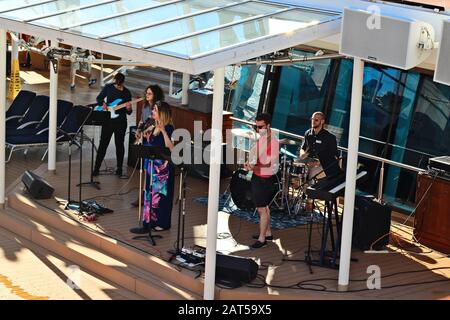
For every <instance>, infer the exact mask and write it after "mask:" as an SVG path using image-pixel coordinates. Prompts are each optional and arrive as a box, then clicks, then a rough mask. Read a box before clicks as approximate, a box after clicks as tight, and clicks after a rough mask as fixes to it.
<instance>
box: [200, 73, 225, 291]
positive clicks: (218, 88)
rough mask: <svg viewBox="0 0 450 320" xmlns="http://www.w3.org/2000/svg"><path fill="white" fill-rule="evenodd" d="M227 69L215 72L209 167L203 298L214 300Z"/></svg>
mask: <svg viewBox="0 0 450 320" xmlns="http://www.w3.org/2000/svg"><path fill="white" fill-rule="evenodd" d="M224 79H225V69H224V68H220V69H217V70H215V71H214V95H213V112H212V130H211V131H212V132H211V154H210V165H209V190H208V220H207V233H206V262H205V287H204V291H203V298H204V299H205V300H213V299H214V291H215V282H216V245H217V243H216V242H217V219H218V212H219V193H220V163H221V159H222V122H223V93H224V87H225V81H224Z"/></svg>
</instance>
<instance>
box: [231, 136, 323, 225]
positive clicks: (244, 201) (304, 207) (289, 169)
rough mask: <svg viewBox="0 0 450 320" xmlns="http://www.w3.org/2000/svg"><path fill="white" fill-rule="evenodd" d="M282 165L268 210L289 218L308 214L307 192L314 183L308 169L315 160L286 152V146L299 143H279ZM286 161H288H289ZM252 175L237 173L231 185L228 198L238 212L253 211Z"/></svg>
mask: <svg viewBox="0 0 450 320" xmlns="http://www.w3.org/2000/svg"><path fill="white" fill-rule="evenodd" d="M279 143H280V145H282V149H281V154H280V155H281V162H280V168H279V171H278V173H277V175H276V177H277V182H276V185H277V192H276V194H275V195H274V197H273V199H272V201H271V207H274V206H275V208H276V209H278V210H282V211H285V212H286V213H287V214H288V215H289V216H292V215H297V214H302V213H306V212H308V209H309V206H308V204H309V202H310V201H308V198H307V196H306V189H307V187H308V186H310V185H311V184H313V183H314V177H313V175H312V174H311V172H310V171H311V170H310V167H311V165H312V164H313V163H317V161H318V160H317V159H316V158H305V159H302V158H299V157H298V156H296V155H294V154H293V153H291V152H289V151H288V150H287V146H289V145H290V146H293V145H296V146H300V143H299V142H297V141H294V140H290V139H282V140H280V142H279ZM288 158H289V159H288ZM251 177H252V172H251V171H246V170H244V169H238V170H236V171H235V172H234V174H233V176H232V178H231V181H230V186H229V188H230V196H231V199H232V200H233V203H234V204H235V205H236V206H237V207H238V208H239V209H241V210H249V211H253V210H254V209H255V206H254V204H253V199H252V192H251Z"/></svg>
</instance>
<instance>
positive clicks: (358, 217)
mask: <svg viewBox="0 0 450 320" xmlns="http://www.w3.org/2000/svg"><path fill="white" fill-rule="evenodd" d="M390 229H391V209H390V208H389V207H388V206H387V205H382V204H380V203H378V202H377V201H375V200H374V199H373V197H363V196H356V197H355V216H354V219H353V241H352V243H353V245H354V246H355V247H356V248H358V249H361V250H367V249H370V248H371V247H372V249H374V250H379V249H381V248H382V247H383V246H385V245H387V244H389V232H390ZM372 244H373V245H372Z"/></svg>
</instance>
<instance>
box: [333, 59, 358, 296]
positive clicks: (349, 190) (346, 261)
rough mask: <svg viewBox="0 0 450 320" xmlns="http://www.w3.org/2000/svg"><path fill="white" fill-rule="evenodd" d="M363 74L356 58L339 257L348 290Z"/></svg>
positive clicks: (342, 285)
mask: <svg viewBox="0 0 450 320" xmlns="http://www.w3.org/2000/svg"><path fill="white" fill-rule="evenodd" d="M363 75H364V62H363V61H362V60H361V59H357V58H355V59H354V60H353V84H352V102H351V107H350V130H349V134H348V155H347V157H348V158H347V175H346V177H345V199H344V215H343V223H342V238H341V239H342V240H341V241H342V242H341V253H340V259H339V280H338V289H339V290H340V291H346V290H347V288H348V282H349V274H350V259H351V251H352V231H353V230H352V229H353V211H354V207H355V191H356V170H357V168H358V147H359V127H360V123H361V103H362V88H363Z"/></svg>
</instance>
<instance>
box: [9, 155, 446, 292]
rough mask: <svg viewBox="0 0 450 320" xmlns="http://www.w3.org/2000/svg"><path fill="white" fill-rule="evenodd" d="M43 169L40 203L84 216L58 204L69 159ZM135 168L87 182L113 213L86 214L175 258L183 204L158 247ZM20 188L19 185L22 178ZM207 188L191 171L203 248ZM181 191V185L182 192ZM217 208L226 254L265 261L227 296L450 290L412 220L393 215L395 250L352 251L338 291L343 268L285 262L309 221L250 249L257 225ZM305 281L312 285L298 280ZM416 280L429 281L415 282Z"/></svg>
mask: <svg viewBox="0 0 450 320" xmlns="http://www.w3.org/2000/svg"><path fill="white" fill-rule="evenodd" d="M85 167H86V166H85ZM74 168H75V169H74V171H75V172H78V171H77V170H78V163H75V164H74ZM36 172H38V173H39V174H42V176H44V178H45V179H47V181H48V182H50V183H51V184H52V186H53V187H55V189H56V192H55V199H51V200H41V201H39V203H40V205H44V206H46V207H49V208H53V209H55V210H58V211H59V212H61V213H63V214H66V215H67V214H68V215H70V216H72V217H74V218H77V215H76V213H75V212H70V211H65V210H63V205H59V204H58V203H57V201H56V200H66V199H67V182H68V181H67V163H66V162H60V163H58V166H57V173H56V175H53V174H52V175H49V174H47V173H46V168H45V165H43V166H41V167H40V168H38V169H37V170H36ZM131 173H132V170H131V169H130V171H129V174H130V179H119V178H118V177H116V176H114V175H102V176H100V177H99V178H98V179H97V180H99V181H100V182H101V190H99V191H97V190H96V189H94V188H93V187H91V186H85V187H83V189H82V199H87V198H93V197H94V198H95V199H96V200H97V201H98V202H100V203H102V204H104V205H105V206H106V207H108V208H111V209H113V210H114V213H112V214H107V215H103V216H100V217H99V218H98V220H97V221H95V222H94V223H89V222H85V221H81V220H80V221H81V222H82V223H84V224H86V225H88V226H90V227H91V228H93V229H95V230H97V231H98V232H101V233H104V234H106V235H110V236H113V237H115V238H117V239H120V240H122V241H125V242H127V243H129V244H131V245H133V246H136V247H138V248H141V249H143V250H145V251H146V252H148V253H149V254H152V255H155V256H158V257H160V258H161V259H163V260H166V261H167V260H168V259H169V257H170V254H169V253H167V251H168V250H170V249H173V248H174V246H175V243H176V239H177V219H178V215H177V212H178V207H177V205H176V204H175V205H174V210H173V214H172V228H171V230H169V231H163V232H159V233H158V234H160V235H162V236H163V238H162V239H156V241H157V245H156V246H152V245H151V244H150V243H148V242H147V241H145V240H133V239H132V237H133V236H134V235H133V234H131V233H130V232H129V231H128V230H129V229H130V228H132V227H135V226H137V224H138V219H137V218H138V210H137V209H136V208H134V207H132V205H131V202H132V201H133V200H135V199H136V198H137V195H138V194H137V186H138V172H137V171H136V172H135V173H134V175H133V176H131ZM74 176H75V180H77V181H72V184H71V189H72V193H71V198H72V199H74V200H77V199H78V189H77V188H76V183H77V182H78V173H76V174H74ZM88 178H89V170H88V168H86V170H84V178H83V181H87V180H88ZM176 185H177V184H176ZM226 186H227V180H224V181H222V190H225V188H226ZM12 187H13V186H12ZM17 188H18V189H19V190H20V188H21V186H20V183H19V184H18V185H17ZM11 190H13V188H12V189H11ZM207 190H208V185H207V182H205V181H203V180H199V179H197V178H194V177H188V191H187V198H186V227H185V246H193V245H199V246H203V247H204V246H205V244H206V229H207V226H206V218H207V207H206V206H205V205H203V204H199V203H197V202H195V201H193V199H194V198H196V197H202V196H207ZM177 194H178V192H176V195H175V198H176V197H177ZM218 214H219V225H218V240H217V248H218V250H219V251H221V252H223V253H226V254H233V255H238V256H244V257H251V258H254V259H255V260H256V261H257V262H258V264H259V266H260V269H259V272H258V273H259V275H260V276H259V278H258V279H256V280H255V281H254V282H253V283H252V284H250V285H249V286H244V287H240V288H238V289H234V290H222V291H221V299H236V298H239V299H240V298H243V299H245V298H251V299H269V298H270V299H273V298H275V299H444V298H448V297H449V296H450V259H449V257H448V256H446V255H444V254H441V253H439V252H436V251H433V250H430V249H428V248H426V247H423V246H421V245H420V244H413V243H412V242H411V241H410V240H409V239H411V232H412V229H411V227H408V226H405V225H402V224H400V223H399V222H396V221H394V220H393V222H392V227H391V231H392V232H394V234H393V235H392V237H391V244H390V245H389V246H388V251H389V253H387V254H365V253H363V252H360V251H357V250H353V252H352V257H353V258H354V259H357V262H353V263H352V265H351V274H350V279H351V283H350V286H349V291H348V292H346V293H342V292H340V293H339V292H336V291H337V277H338V271H337V270H334V269H329V268H324V267H318V266H313V267H312V269H313V274H310V273H309V269H308V266H307V265H306V264H305V263H304V262H298V261H297V262H291V261H284V259H304V252H305V251H306V249H307V235H308V233H307V227H306V226H299V227H295V228H289V229H284V230H275V231H274V237H275V240H274V241H273V242H272V243H270V244H269V245H268V246H267V247H265V248H261V249H257V250H250V249H249V247H248V246H249V245H250V244H251V243H253V241H254V240H253V239H251V235H252V234H255V233H257V230H258V229H257V228H258V226H257V225H256V224H254V223H251V222H247V221H244V220H242V219H240V218H237V217H236V216H230V215H229V214H227V213H223V212H219V213H218ZM320 237H321V225H320V224H315V225H314V226H313V233H312V247H313V249H314V250H315V249H318V248H319V246H320ZM369 266H377V267H379V269H380V272H381V277H382V278H381V288H382V289H381V290H367V279H368V277H369V276H370V275H371V274H369V273H368V268H369ZM261 279H265V282H267V283H268V284H270V285H271V286H264V287H262V288H255V287H254V286H258V284H260V283H262V281H261ZM318 279H326V280H318ZM305 281H308V283H311V284H310V285H306V284H304V285H301V284H300V285H299V286H296V285H297V284H299V283H301V282H305ZM414 283H422V284H417V285H414ZM283 287H284V288H283ZM287 287H289V288H287ZM391 287H392V288H391ZM308 289H309V290H308ZM312 289H326V291H321V292H318V291H313V290H312Z"/></svg>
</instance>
